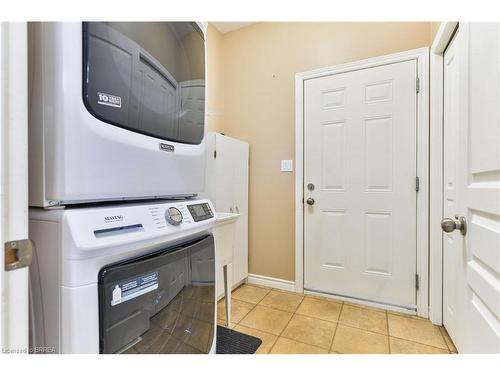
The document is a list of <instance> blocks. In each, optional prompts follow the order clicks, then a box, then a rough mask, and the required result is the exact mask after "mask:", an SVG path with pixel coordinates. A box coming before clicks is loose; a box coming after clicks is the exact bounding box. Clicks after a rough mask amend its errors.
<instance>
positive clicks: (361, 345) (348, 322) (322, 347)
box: [217, 284, 457, 354]
mask: <svg viewBox="0 0 500 375" xmlns="http://www.w3.org/2000/svg"><path fill="white" fill-rule="evenodd" d="M232 297H233V299H232V317H231V327H230V328H232V329H235V330H237V331H240V332H243V333H246V334H249V335H252V336H256V337H259V338H260V339H261V340H262V345H261V346H260V347H259V349H258V351H257V353H258V354H266V353H270V354H322V353H323V354H326V353H332V354H389V353H391V354H449V353H456V352H457V350H456V349H455V346H454V345H453V343H452V341H451V339H450V338H449V336H448V333H447V332H446V330H445V329H444V328H443V327H438V326H435V325H433V324H432V323H430V322H429V321H428V320H426V319H422V318H418V317H412V316H408V315H403V314H399V313H394V312H391V311H386V310H382V309H377V308H372V307H366V306H361V305H356V304H352V303H349V302H342V301H339V300H335V299H331V298H324V297H316V296H310V295H303V294H298V293H292V292H284V291H280V290H276V289H271V288H266V287H262V286H257V285H250V284H245V285H242V286H241V287H239V288H238V289H236V290H235V291H233V295H232ZM217 310H218V323H219V324H220V325H224V326H225V325H226V321H225V302H224V300H221V301H219V303H218V308H217Z"/></svg>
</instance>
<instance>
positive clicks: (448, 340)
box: [439, 326, 458, 353]
mask: <svg viewBox="0 0 500 375" xmlns="http://www.w3.org/2000/svg"><path fill="white" fill-rule="evenodd" d="M439 329H440V330H441V333H442V334H443V338H444V341H445V342H446V345H447V346H448V350H449V351H450V352H451V353H458V350H457V348H456V346H455V344H454V343H453V340H452V339H451V337H450V335H448V332H447V331H446V328H444V327H443V326H441V327H439Z"/></svg>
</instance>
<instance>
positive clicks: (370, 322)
mask: <svg viewBox="0 0 500 375" xmlns="http://www.w3.org/2000/svg"><path fill="white" fill-rule="evenodd" d="M339 322H340V323H342V324H344V325H347V326H351V327H355V328H360V329H365V330H368V331H371V332H376V333H382V334H384V335H387V315H386V313H385V311H384V312H382V311H377V310H370V309H365V308H362V307H355V306H352V305H347V304H344V306H343V307H342V312H341V313H340V319H339Z"/></svg>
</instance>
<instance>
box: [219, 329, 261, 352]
mask: <svg viewBox="0 0 500 375" xmlns="http://www.w3.org/2000/svg"><path fill="white" fill-rule="evenodd" d="M260 344H262V340H261V339H259V338H257V337H253V336H250V335H245V334H244V333H241V332H237V331H234V330H232V329H229V328H226V327H222V326H217V342H216V353H217V354H254V353H255V352H256V351H257V349H258V348H259V346H260Z"/></svg>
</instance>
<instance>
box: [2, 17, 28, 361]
mask: <svg viewBox="0 0 500 375" xmlns="http://www.w3.org/2000/svg"><path fill="white" fill-rule="evenodd" d="M27 36H28V25H27V23H26V22H0V218H1V219H0V223H1V224H0V246H1V248H2V256H1V257H0V260H1V264H0V291H1V292H2V298H1V300H0V354H2V352H5V353H9V352H11V353H27V352H28V344H29V313H28V300H29V294H28V268H27V267H23V268H18V269H14V270H10V271H5V269H4V243H6V242H11V241H12V242H14V241H17V240H22V239H27V238H28V37H27Z"/></svg>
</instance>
